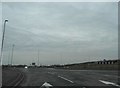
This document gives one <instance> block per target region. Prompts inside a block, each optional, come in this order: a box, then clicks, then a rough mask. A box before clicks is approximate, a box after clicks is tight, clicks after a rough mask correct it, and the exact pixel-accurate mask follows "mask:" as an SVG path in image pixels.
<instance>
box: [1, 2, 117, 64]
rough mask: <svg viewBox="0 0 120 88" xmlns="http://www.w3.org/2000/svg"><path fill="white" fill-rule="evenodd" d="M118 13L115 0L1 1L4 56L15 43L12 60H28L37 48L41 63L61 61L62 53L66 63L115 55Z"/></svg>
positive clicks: (115, 56) (32, 56)
mask: <svg viewBox="0 0 120 88" xmlns="http://www.w3.org/2000/svg"><path fill="white" fill-rule="evenodd" d="M117 13H118V12H117V3H115V2H113V3H107V2H104V3H100V2H97V3H95V2H93V3H92V2H91V3H83V2H81V3H3V7H2V14H3V20H4V19H6V18H7V19H9V23H8V24H7V27H6V30H7V31H6V41H5V49H4V50H5V52H6V54H5V57H7V55H8V52H10V48H11V45H12V44H15V53H16V54H15V56H16V58H17V59H16V61H15V63H19V61H17V60H18V58H22V59H21V61H20V62H21V63H22V62H24V60H26V61H28V62H27V63H31V61H32V59H33V58H34V57H35V58H36V57H37V56H36V52H37V50H38V48H39V49H40V52H41V58H40V59H41V62H42V61H43V62H44V64H55V63H60V62H57V60H60V58H61V53H62V57H63V58H64V59H63V61H64V62H65V63H71V62H84V61H88V60H89V59H88V58H96V59H91V60H99V59H101V58H99V57H102V58H108V59H112V58H113V59H114V58H117V48H118V46H117V43H118V41H117V40H118V35H117V33H118V27H117V25H118V23H117V19H118V18H117ZM23 52H24V53H23ZM28 55H30V56H31V57H30V56H28ZM65 58H66V59H65ZM50 60H51V61H50ZM4 63H7V62H6V61H4Z"/></svg>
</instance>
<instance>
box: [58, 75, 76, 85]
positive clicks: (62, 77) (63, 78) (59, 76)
mask: <svg viewBox="0 0 120 88" xmlns="http://www.w3.org/2000/svg"><path fill="white" fill-rule="evenodd" d="M58 77H60V78H62V79H64V80H66V81H69V82H71V83H74V82H73V81H71V80H69V79H67V78H64V77H62V76H58Z"/></svg>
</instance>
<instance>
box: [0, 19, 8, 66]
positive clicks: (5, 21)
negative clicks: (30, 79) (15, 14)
mask: <svg viewBox="0 0 120 88" xmlns="http://www.w3.org/2000/svg"><path fill="white" fill-rule="evenodd" d="M7 22H8V19H6V20H4V26H3V33H2V45H1V55H0V64H1V65H2V56H3V46H4V37H5V27H6V23H7Z"/></svg>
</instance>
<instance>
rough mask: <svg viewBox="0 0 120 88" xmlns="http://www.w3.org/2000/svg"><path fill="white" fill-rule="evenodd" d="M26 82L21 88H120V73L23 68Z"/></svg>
mask: <svg viewBox="0 0 120 88" xmlns="http://www.w3.org/2000/svg"><path fill="white" fill-rule="evenodd" d="M20 70H22V71H23V72H24V73H25V74H26V80H25V81H24V82H23V83H22V85H21V86H40V87H41V86H42V85H44V84H46V83H47V84H48V85H52V86H53V87H54V86H79V88H92V87H91V86H96V87H94V88H98V86H99V87H101V88H120V85H119V83H118V79H119V78H120V77H119V76H118V71H105V70H64V69H53V68H28V69H26V68H22V69H20Z"/></svg>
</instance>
